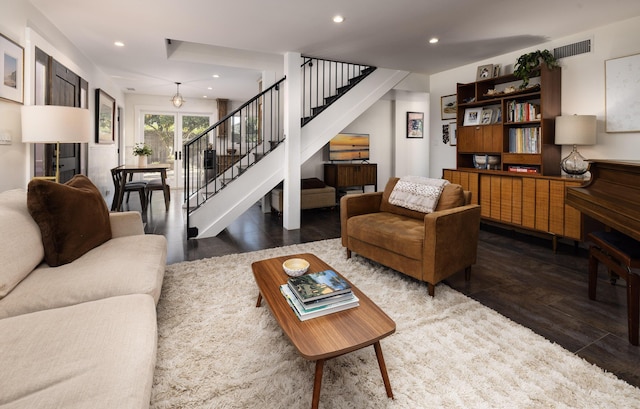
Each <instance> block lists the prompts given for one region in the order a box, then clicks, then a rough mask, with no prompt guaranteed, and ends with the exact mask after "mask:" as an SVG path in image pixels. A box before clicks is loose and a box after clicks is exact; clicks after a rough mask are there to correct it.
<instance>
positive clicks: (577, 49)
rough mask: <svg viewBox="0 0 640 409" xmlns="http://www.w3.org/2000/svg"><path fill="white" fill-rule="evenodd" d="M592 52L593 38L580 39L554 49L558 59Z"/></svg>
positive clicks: (554, 54)
mask: <svg viewBox="0 0 640 409" xmlns="http://www.w3.org/2000/svg"><path fill="white" fill-rule="evenodd" d="M590 52H591V40H590V39H589V40H584V41H578V42H577V43H573V44H567V45H563V46H562V47H557V48H554V49H553V56H554V57H556V59H558V60H559V59H560V58H565V57H571V56H574V55H578V54H585V53H590Z"/></svg>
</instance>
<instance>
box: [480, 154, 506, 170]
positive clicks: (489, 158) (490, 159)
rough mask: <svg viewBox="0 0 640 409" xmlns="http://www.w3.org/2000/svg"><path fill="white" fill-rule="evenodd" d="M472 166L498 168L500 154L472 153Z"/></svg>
mask: <svg viewBox="0 0 640 409" xmlns="http://www.w3.org/2000/svg"><path fill="white" fill-rule="evenodd" d="M473 166H474V167H475V168H476V169H493V170H498V169H500V155H473Z"/></svg>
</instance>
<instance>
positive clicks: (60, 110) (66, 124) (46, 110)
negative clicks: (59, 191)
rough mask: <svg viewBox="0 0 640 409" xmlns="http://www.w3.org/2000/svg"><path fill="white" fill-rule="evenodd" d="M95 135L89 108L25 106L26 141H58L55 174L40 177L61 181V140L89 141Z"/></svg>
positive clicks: (23, 126) (24, 129) (23, 131)
mask: <svg viewBox="0 0 640 409" xmlns="http://www.w3.org/2000/svg"><path fill="white" fill-rule="evenodd" d="M90 139H91V115H90V114H89V110H88V109H84V108H73V107H63V106H57V105H25V106H23V107H22V142H25V143H55V144H56V162H55V176H45V177H41V178H40V179H52V180H55V181H56V182H59V181H60V166H59V165H60V144H61V143H88V142H89V140H90Z"/></svg>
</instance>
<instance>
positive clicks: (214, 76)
mask: <svg viewBox="0 0 640 409" xmlns="http://www.w3.org/2000/svg"><path fill="white" fill-rule="evenodd" d="M212 77H213V78H220V76H219V75H218V74H213V75H212Z"/></svg>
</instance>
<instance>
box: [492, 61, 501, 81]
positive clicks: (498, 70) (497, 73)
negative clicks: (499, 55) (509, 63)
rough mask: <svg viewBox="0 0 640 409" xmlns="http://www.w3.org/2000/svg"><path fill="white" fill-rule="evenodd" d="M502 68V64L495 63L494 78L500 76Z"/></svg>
mask: <svg viewBox="0 0 640 409" xmlns="http://www.w3.org/2000/svg"><path fill="white" fill-rule="evenodd" d="M501 69H502V64H493V77H492V78H496V77H499V76H500V70H501Z"/></svg>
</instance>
